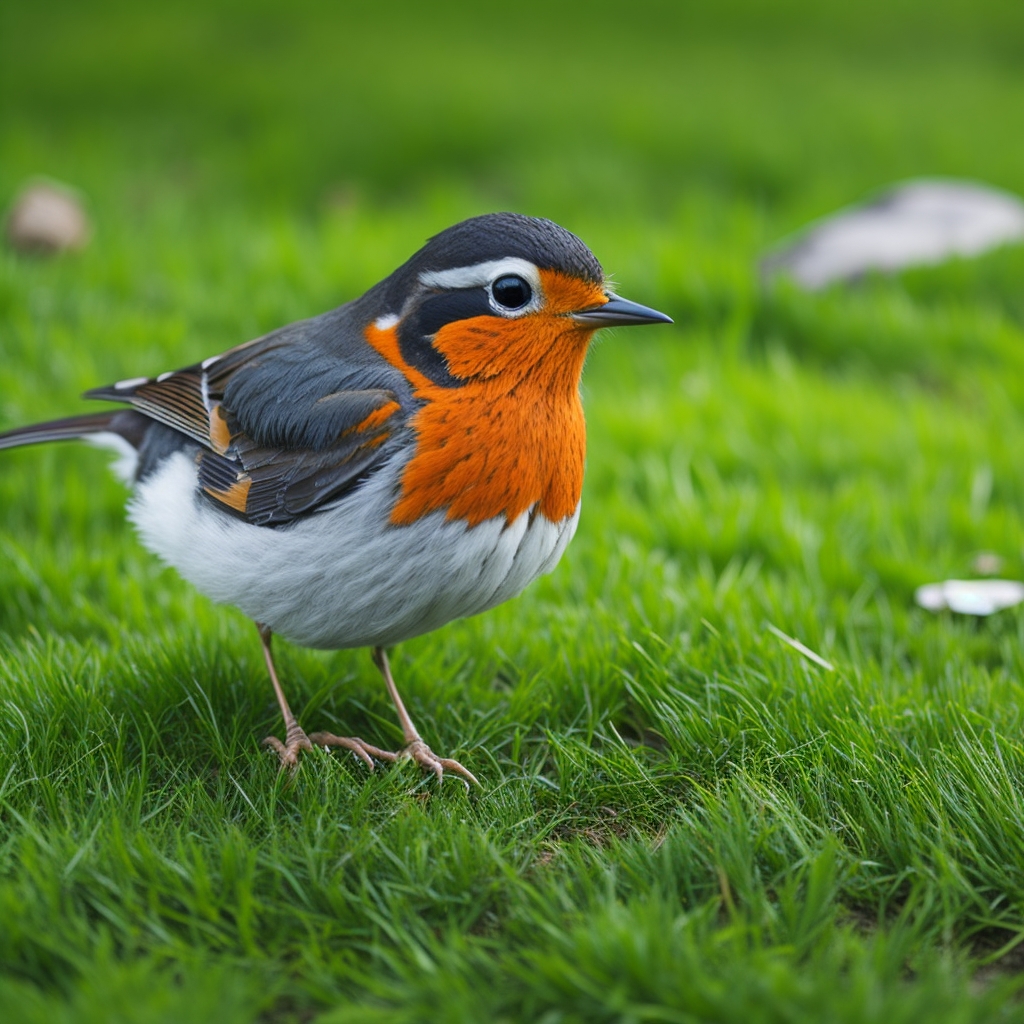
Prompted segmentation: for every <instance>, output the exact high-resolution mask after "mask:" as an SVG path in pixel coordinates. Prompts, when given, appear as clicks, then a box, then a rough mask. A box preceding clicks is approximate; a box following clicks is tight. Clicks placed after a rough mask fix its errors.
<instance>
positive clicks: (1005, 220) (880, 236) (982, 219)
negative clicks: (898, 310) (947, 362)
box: [761, 179, 1024, 289]
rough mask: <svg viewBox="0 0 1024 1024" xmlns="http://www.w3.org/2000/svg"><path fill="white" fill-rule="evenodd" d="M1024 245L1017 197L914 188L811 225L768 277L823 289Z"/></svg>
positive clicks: (782, 249) (935, 183)
mask: <svg viewBox="0 0 1024 1024" xmlns="http://www.w3.org/2000/svg"><path fill="white" fill-rule="evenodd" d="M1021 240H1024V202H1021V200H1020V199H1018V198H1017V197H1016V196H1014V195H1011V194H1010V193H1008V192H1002V191H1000V190H998V189H994V188H990V187H989V186H987V185H981V184H976V183H974V182H968V181H943V180H938V179H936V180H921V181H910V182H907V183H906V184H903V185H897V186H895V187H893V188H891V189H888V190H887V191H885V192H883V193H882V194H880V195H879V196H877V197H876V198H875V199H873V200H871V201H869V202H867V203H864V204H861V205H857V206H852V207H849V208H847V209H845V210H840V211H839V212H838V213H836V214H833V215H831V216H829V217H825V218H823V219H822V220H819V221H817V222H816V223H814V224H812V225H811V226H810V227H808V228H807V229H806V230H804V231H802V232H800V233H799V234H798V235H797V236H795V238H793V239H792V240H791V241H788V242H783V243H782V244H781V245H780V246H779V247H778V248H776V249H775V250H774V251H772V252H770V253H768V255H766V256H765V257H764V258H763V259H762V260H761V271H762V274H763V275H764V276H766V277H774V276H776V275H779V274H785V275H788V276H790V277H792V278H793V279H794V280H795V281H796V282H797V283H798V284H801V285H803V287H805V288H809V289H816V288H823V287H825V286H826V285H828V284H831V283H832V282H833V281H849V280H853V279H856V278H858V277H860V276H862V275H864V274H866V273H868V272H870V271H879V272H894V271H897V270H902V269H903V268H905V267H913V266H921V265H925V264H934V263H941V262H942V261H943V260H946V259H949V258H950V257H952V256H978V255H980V254H981V253H983V252H987V251H988V250H989V249H994V248H996V247H997V246H1000V245H1005V244H1007V243H1010V242H1015V241H1021Z"/></svg>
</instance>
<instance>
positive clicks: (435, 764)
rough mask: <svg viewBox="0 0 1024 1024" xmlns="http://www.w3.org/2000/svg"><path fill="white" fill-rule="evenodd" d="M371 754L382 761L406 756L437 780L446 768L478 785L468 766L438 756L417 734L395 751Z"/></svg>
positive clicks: (377, 751) (397, 759)
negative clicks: (406, 744) (432, 774)
mask: <svg viewBox="0 0 1024 1024" xmlns="http://www.w3.org/2000/svg"><path fill="white" fill-rule="evenodd" d="M373 756H374V757H379V758H380V759H381V760H382V761H404V760H405V759H407V758H408V759H409V760H412V761H415V762H416V763H417V764H418V765H419V766H420V767H421V768H423V769H424V770H425V771H430V772H433V773H434V774H435V775H436V776H437V779H438V781H439V782H440V781H441V778H442V777H443V776H444V773H445V771H446V770H447V771H450V772H454V773H455V774H456V775H461V776H462V777H463V779H465V780H466V782H467V783H469V782H472V783H473V785H474V786H479V785H480V783H479V782H478V781H477V778H476V776H475V775H474V774H473V773H472V772H471V771H470V770H469V769H468V768H466V767H465V766H464V765H461V764H459V762H458V761H453V760H452V759H451V758H450V757H438V756H437V754H435V753H434V752H433V751H432V750H431V749H430V747H428V746H427V745H426V743H424V742H423V740H421V739H420V738H419V737H418V736H417V737H416V739H414V740H413V741H412V742H411V743H410V744H409V745H408V746H406V747H403V748H402V749H401V750H399V751H398V752H397V753H392V752H391V751H384V750H375V751H374V754H373ZM466 788H467V789H468V788H469V786H468V785H467V787H466Z"/></svg>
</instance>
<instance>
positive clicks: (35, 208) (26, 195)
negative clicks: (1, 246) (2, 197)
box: [6, 180, 92, 253]
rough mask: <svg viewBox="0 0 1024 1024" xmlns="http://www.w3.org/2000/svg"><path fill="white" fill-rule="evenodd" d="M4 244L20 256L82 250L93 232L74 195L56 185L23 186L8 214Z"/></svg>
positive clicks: (37, 181)
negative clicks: (6, 242)
mask: <svg viewBox="0 0 1024 1024" xmlns="http://www.w3.org/2000/svg"><path fill="white" fill-rule="evenodd" d="M6 231H7V241H8V243H9V244H10V245H11V246H12V247H13V248H14V249H17V250H18V251H19V252H35V253H57V252H64V251H66V250H68V249H81V248H82V247H83V246H85V245H86V243H87V242H88V241H89V237H90V235H91V234H92V228H91V226H90V224H89V218H88V217H87V216H86V214H85V210H84V208H83V206H82V202H81V200H80V199H79V197H78V195H77V194H76V193H75V191H74V190H73V189H71V188H69V187H68V186H66V185H61V184H60V183H59V182H55V181H42V180H36V181H33V182H30V183H29V184H28V185H26V186H25V187H24V188H23V189H22V190H21V192H20V193H19V194H18V196H17V198H16V199H15V200H14V202H13V203H12V204H11V208H10V211H9V212H8V214H7V229H6Z"/></svg>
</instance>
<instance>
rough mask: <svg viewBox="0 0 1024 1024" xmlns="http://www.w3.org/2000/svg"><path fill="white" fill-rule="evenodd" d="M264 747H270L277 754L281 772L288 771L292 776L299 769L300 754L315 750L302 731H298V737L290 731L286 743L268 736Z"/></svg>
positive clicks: (264, 741)
mask: <svg viewBox="0 0 1024 1024" xmlns="http://www.w3.org/2000/svg"><path fill="white" fill-rule="evenodd" d="M263 746H265V747H270V749H271V750H273V751H274V752H275V753H276V754H277V757H278V760H279V761H280V762H281V771H288V772H289V773H290V774H292V775H294V774H295V771H296V769H297V768H298V767H299V754H301V753H302V752H303V751H304V750H312V749H313V745H312V744H311V743H310V742H309V737H308V736H307V735H306V734H305V733H304V732H303V731H302V730H301V729H299V730H298V735H295V733H294V731H293V730H291V729H289V730H288V737H287V740H286V742H284V743H282V742H281V741H280V740H279V739H278V738H277V737H276V736H267V737H266V738H265V739H264V740H263Z"/></svg>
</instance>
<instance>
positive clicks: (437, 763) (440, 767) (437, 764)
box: [372, 647, 480, 786]
mask: <svg viewBox="0 0 1024 1024" xmlns="http://www.w3.org/2000/svg"><path fill="white" fill-rule="evenodd" d="M372 654H373V663H374V664H375V665H376V666H377V668H378V669H380V674H381V675H382V676H383V677H384V683H385V685H386V686H387V688H388V693H389V694H390V695H391V700H392V701H393V702H394V705H395V711H397V712H398V724H399V725H401V727H402V736H403V737H404V739H405V746H404V747H403V748H402V750H400V751H399V752H398V753H385V752H383V751H374V757H379V758H381V759H382V760H384V761H397V760H398V759H399V758H403V757H410V758H412V759H413V760H414V761H415V762H416V763H417V764H418V765H420V766H421V767H423V768H427V769H429V770H430V771H432V772H433V773H434V774H435V775H436V776H437V777H438V779H440V778H441V776H442V775H444V771H445V769H446V768H447V769H448V771H450V772H456V773H457V774H459V775H461V776H462V777H463V778H464V779H467V780H468V781H469V782H472V783H473V784H474V785H477V786H479V785H480V783H479V782H477V780H476V776H474V775H473V773H472V772H471V771H470V770H469V769H468V768H465V767H463V766H462V765H461V764H459V762H458V761H453V760H452V759H451V758H450V757H438V756H437V755H436V754H435V753H434V752H433V751H432V750H431V749H430V747H428V746H427V745H426V743H424V742H423V739H422V737H421V736H420V734H419V733H418V732H417V731H416V726H415V725H413V724H412V719H411V718H410V717H409V712H408V711H406V710H405V704H404V703H403V702H402V698H401V697H400V696H399V695H398V687H397V686H395V681H394V679H393V678H392V677H391V666H390V665H389V664H388V656H387V653H386V652H385V650H384V648H383V647H374V648H373V652H372Z"/></svg>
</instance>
